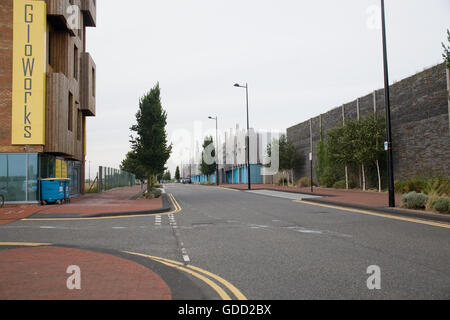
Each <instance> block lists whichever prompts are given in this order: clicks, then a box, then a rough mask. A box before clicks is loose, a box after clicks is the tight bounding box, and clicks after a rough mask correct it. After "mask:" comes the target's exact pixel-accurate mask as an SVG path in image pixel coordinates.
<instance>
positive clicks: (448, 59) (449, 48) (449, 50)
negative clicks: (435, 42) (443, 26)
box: [442, 30, 450, 68]
mask: <svg viewBox="0 0 450 320" xmlns="http://www.w3.org/2000/svg"><path fill="white" fill-rule="evenodd" d="M447 40H448V44H445V43H442V47H443V48H444V53H443V54H442V57H443V58H444V61H445V63H446V64H447V68H450V30H447Z"/></svg>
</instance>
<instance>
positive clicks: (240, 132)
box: [190, 125, 280, 184]
mask: <svg viewBox="0 0 450 320" xmlns="http://www.w3.org/2000/svg"><path fill="white" fill-rule="evenodd" d="M279 135H280V134H279V133H273V132H264V131H261V132H256V131H255V130H254V129H250V174H251V177H250V178H251V179H250V181H251V182H252V183H255V184H261V183H266V182H267V181H268V178H269V180H270V182H269V183H272V179H270V178H271V177H265V176H264V175H263V174H264V172H263V166H264V161H265V157H266V149H267V146H268V144H270V143H271V142H272V140H273V139H275V138H278V137H279ZM246 137H247V129H240V128H239V126H238V125H236V128H235V129H234V130H233V129H230V130H229V132H225V135H224V142H221V141H220V140H219V146H220V148H219V152H218V163H219V177H218V179H219V183H220V184H224V183H225V184H239V183H248V173H247V170H248V168H247V163H248V161H247V159H248V155H247V149H246ZM214 143H215V142H214ZM197 149H198V148H197ZM196 155H197V157H196V158H195V159H192V161H191V165H190V168H191V174H192V177H191V179H192V181H193V182H194V183H204V182H212V183H216V173H214V174H212V175H210V177H207V176H206V175H203V174H202V173H201V171H200V166H199V164H200V163H201V156H202V151H197V152H196Z"/></svg>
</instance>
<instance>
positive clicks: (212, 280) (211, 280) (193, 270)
mask: <svg viewBox="0 0 450 320" xmlns="http://www.w3.org/2000/svg"><path fill="white" fill-rule="evenodd" d="M124 252H125V253H128V254H131V255H135V256H140V257H145V258H148V259H151V260H153V261H156V262H159V263H162V264H164V265H166V266H168V267H172V268H175V269H177V270H180V271H183V272H186V273H188V274H190V275H192V276H194V277H196V278H197V279H199V280H201V281H203V282H204V283H206V284H207V285H209V286H210V287H211V288H212V289H213V290H214V291H216V292H217V294H218V295H219V296H220V298H221V299H222V300H233V299H232V298H231V296H230V295H229V294H228V293H227V292H226V291H225V290H224V288H225V289H227V290H228V291H229V292H231V293H232V295H234V297H235V298H236V299H238V300H247V298H246V297H245V296H244V294H242V292H241V291H239V289H237V288H236V287H235V286H234V285H232V284H231V283H230V282H228V281H227V280H225V279H223V278H221V277H219V276H218V275H215V274H213V273H211V272H209V271H206V270H203V269H201V268H198V267H195V266H192V265H184V264H183V263H180V262H178V261H174V260H169V259H164V258H159V257H154V256H150V255H146V254H141V253H135V252H128V251H124ZM222 286H223V287H224V288H222Z"/></svg>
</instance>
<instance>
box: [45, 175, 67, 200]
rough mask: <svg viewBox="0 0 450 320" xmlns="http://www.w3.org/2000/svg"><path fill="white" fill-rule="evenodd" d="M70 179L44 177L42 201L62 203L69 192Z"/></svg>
mask: <svg viewBox="0 0 450 320" xmlns="http://www.w3.org/2000/svg"><path fill="white" fill-rule="evenodd" d="M68 181H69V180H68V179H58V178H55V179H42V180H41V203H42V204H44V205H45V204H48V203H58V204H60V203H62V202H63V201H64V200H65V199H66V195H67V193H68V189H69V188H68Z"/></svg>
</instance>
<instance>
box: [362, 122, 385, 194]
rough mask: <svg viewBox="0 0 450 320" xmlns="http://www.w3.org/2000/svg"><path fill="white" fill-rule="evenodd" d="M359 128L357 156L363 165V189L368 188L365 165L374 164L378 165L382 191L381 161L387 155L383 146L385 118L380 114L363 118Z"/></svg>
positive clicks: (379, 189)
mask: <svg viewBox="0 0 450 320" xmlns="http://www.w3.org/2000/svg"><path fill="white" fill-rule="evenodd" d="M357 130H358V137H357V141H356V145H355V157H356V159H357V160H358V162H359V163H361V164H362V165H363V190H365V189H366V179H365V172H364V167H365V166H369V165H371V164H373V165H375V166H376V167H377V175H378V191H379V192H381V170H380V161H381V160H383V159H384V157H385V156H386V153H385V151H384V148H383V141H385V132H386V124H385V119H384V117H380V116H378V115H375V116H373V117H372V116H369V117H367V118H364V119H361V120H360V121H359V122H358V129H357Z"/></svg>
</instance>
